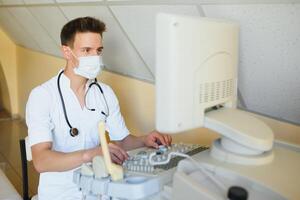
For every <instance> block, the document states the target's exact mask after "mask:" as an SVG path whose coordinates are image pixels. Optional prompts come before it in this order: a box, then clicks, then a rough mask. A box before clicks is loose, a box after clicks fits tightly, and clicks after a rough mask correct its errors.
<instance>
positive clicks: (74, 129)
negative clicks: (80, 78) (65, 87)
mask: <svg viewBox="0 0 300 200" xmlns="http://www.w3.org/2000/svg"><path fill="white" fill-rule="evenodd" d="M63 73H64V70H62V71H61V72H60V73H59V75H58V77H57V88H58V93H59V96H60V100H61V104H62V107H63V111H64V116H65V119H66V122H67V124H68V126H69V127H70V135H71V136H72V137H75V136H77V135H78V134H79V131H78V129H77V128H74V127H72V125H71V124H70V122H69V119H68V115H67V111H66V106H65V101H64V98H63V95H62V92H61V89H60V83H59V82H60V77H61V75H62V74H63ZM93 85H96V86H97V87H98V88H99V90H100V92H101V94H102V97H103V100H104V103H105V106H106V111H107V113H105V112H104V111H101V114H102V115H104V116H105V117H106V118H107V117H108V115H109V108H108V105H107V101H106V98H105V95H104V92H103V90H102V88H101V86H100V85H99V84H98V82H97V79H96V78H95V80H94V82H92V83H90V84H89V86H88V89H87V91H86V93H85V96H84V101H85V102H86V96H87V93H88V92H89V90H90V88H91V87H92V86H93ZM85 107H86V108H87V109H88V110H90V111H96V109H95V108H89V107H88V106H87V105H85Z"/></svg>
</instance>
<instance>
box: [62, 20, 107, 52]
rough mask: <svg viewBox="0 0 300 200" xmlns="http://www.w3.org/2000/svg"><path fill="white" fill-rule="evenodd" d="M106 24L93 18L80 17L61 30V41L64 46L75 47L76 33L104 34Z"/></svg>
mask: <svg viewBox="0 0 300 200" xmlns="http://www.w3.org/2000/svg"><path fill="white" fill-rule="evenodd" d="M105 29H106V27H105V24H104V23H103V22H102V21H100V20H98V19H96V18H93V17H79V18H76V19H73V20H71V21H69V22H68V23H67V24H65V25H64V27H63V28H62V30H61V33H60V41H61V44H62V45H66V46H71V47H72V46H73V42H74V38H75V35H76V33H78V32H79V33H85V32H92V33H99V34H100V35H101V37H102V33H103V32H104V31H105Z"/></svg>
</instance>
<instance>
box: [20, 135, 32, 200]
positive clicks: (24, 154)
mask: <svg viewBox="0 0 300 200" xmlns="http://www.w3.org/2000/svg"><path fill="white" fill-rule="evenodd" d="M19 144H20V152H21V163H22V181H23V200H30V198H29V194H28V170H27V160H28V161H31V160H32V156H31V149H30V147H29V143H28V137H26V138H25V139H20V140H19Z"/></svg>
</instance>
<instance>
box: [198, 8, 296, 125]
mask: <svg viewBox="0 0 300 200" xmlns="http://www.w3.org/2000/svg"><path fill="white" fill-rule="evenodd" d="M203 10H204V13H205V15H206V16H208V17H218V18H226V19H231V20H235V21H237V22H238V23H240V27H241V32H240V63H239V82H238V86H239V91H240V97H242V98H243V100H244V108H245V109H247V110H250V111H254V112H257V113H262V114H264V115H267V116H271V117H274V118H277V119H281V120H286V121H290V122H293V123H296V124H299V123H300V78H299V74H300V4H277V5H270V4H268V5H206V6H203Z"/></svg>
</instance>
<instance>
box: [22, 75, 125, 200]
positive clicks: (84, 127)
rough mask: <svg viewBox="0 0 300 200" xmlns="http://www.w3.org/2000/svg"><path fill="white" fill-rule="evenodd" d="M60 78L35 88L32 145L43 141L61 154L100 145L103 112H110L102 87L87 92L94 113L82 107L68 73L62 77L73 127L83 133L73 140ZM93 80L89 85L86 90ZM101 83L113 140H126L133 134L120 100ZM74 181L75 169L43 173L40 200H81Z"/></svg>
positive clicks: (29, 110)
mask: <svg viewBox="0 0 300 200" xmlns="http://www.w3.org/2000/svg"><path fill="white" fill-rule="evenodd" d="M57 78H58V75H57V76H55V77H53V78H52V79H50V80H49V81H47V82H45V83H44V84H42V85H40V86H38V87H36V88H34V89H33V90H32V91H31V93H30V96H29V99H28V102H27V105H26V123H27V126H28V135H29V143H30V146H32V145H35V144H38V143H41V142H52V149H53V150H55V151H59V152H73V151H78V150H82V149H89V148H93V147H96V146H98V145H99V138H98V122H99V121H100V120H105V117H104V115H102V114H101V111H104V112H105V113H107V108H106V106H105V103H104V100H103V97H102V94H101V92H100V90H99V88H98V87H97V86H96V85H93V86H92V87H91V88H90V90H89V91H88V93H87V97H86V105H87V107H88V108H93V109H96V110H95V111H90V110H88V109H87V108H86V107H84V108H82V107H81V106H80V103H79V101H78V99H77V97H76V95H75V94H74V92H73V91H72V90H71V88H70V80H69V79H68V77H66V76H65V75H64V74H62V75H61V78H60V87H61V91H62V95H63V98H64V102H65V107H66V111H67V115H68V119H69V122H70V124H71V125H72V127H76V128H77V129H78V130H79V135H78V136H76V137H71V136H70V132H69V131H70V128H69V126H68V124H67V123H66V120H65V117H64V114H63V109H62V103H61V100H60V96H59V93H58V87H57ZM91 81H92V80H89V81H88V82H87V85H86V89H87V88H88V85H89V84H90V83H91ZM99 84H100V85H101V88H102V90H103V92H104V95H105V98H106V100H107V104H108V107H109V116H108V117H107V119H106V126H107V131H108V132H109V135H110V138H111V140H122V139H123V138H125V137H126V136H127V135H128V134H129V131H128V129H127V128H126V125H125V123H124V120H123V117H122V115H121V113H120V107H119V103H118V100H117V97H116V96H115V94H114V92H113V91H112V89H111V88H110V87H109V86H107V85H105V84H103V83H99ZM54 162H55V161H54ZM72 180H73V170H70V171H66V172H44V173H41V174H40V180H39V187H38V198H39V200H48V199H49V200H50V199H51V200H54V199H55V200H60V199H61V200H67V199H72V200H74V199H81V198H82V194H81V192H80V191H79V190H78V188H77V186H76V185H75V184H74V183H73V182H72Z"/></svg>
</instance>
